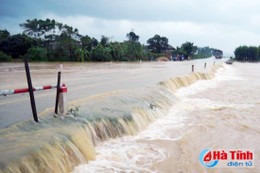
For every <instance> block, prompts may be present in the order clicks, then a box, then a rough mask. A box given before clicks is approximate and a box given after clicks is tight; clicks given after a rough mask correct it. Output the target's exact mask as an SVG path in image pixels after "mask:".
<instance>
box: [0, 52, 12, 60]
mask: <svg viewBox="0 0 260 173" xmlns="http://www.w3.org/2000/svg"><path fill="white" fill-rule="evenodd" d="M7 61H12V57H11V56H9V55H6V54H5V53H4V52H2V51H0V62H7Z"/></svg>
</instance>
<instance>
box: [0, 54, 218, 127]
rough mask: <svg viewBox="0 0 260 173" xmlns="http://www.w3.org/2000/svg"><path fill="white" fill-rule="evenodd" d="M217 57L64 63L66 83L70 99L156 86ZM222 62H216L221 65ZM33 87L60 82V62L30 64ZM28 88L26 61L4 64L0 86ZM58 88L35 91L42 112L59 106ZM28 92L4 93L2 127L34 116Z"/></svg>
mask: <svg viewBox="0 0 260 173" xmlns="http://www.w3.org/2000/svg"><path fill="white" fill-rule="evenodd" d="M214 61H216V60H215V59H214V58H209V59H204V60H195V61H183V62H144V63H64V64H63V69H62V82H63V83H65V84H66V85H67V87H68V93H67V99H68V101H69V102H71V101H75V100H78V99H83V98H87V97H90V96H95V95H100V94H104V93H107V92H111V91H117V90H127V89H136V88H140V87H145V86H150V85H154V84H156V83H158V82H160V81H165V80H168V79H169V78H172V77H177V76H183V75H185V74H188V73H190V72H191V65H192V64H194V65H195V71H204V63H207V67H208V68H210V67H211V66H212V65H213V62H214ZM218 63H219V61H216V64H218ZM30 68H31V76H32V83H33V86H35V87H36V86H44V85H49V84H55V83H57V81H56V80H57V79H56V78H57V72H58V71H59V69H60V68H59V64H58V63H30ZM20 88H27V82H26V77H25V71H24V65H23V64H22V63H0V89H1V90H6V89H20ZM55 96H56V90H47V91H40V92H35V99H36V107H37V111H38V113H41V112H43V111H45V110H46V109H48V108H52V107H54V105H55ZM31 117H32V113H31V108H30V100H29V96H28V93H25V94H17V95H9V96H7V97H4V96H0V128H5V127H8V126H10V125H12V124H14V123H16V122H19V121H21V120H26V119H31Z"/></svg>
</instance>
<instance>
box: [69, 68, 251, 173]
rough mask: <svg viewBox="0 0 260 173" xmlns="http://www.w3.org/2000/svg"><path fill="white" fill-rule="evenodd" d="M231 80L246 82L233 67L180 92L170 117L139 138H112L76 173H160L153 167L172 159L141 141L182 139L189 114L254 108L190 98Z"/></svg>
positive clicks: (178, 91)
mask: <svg viewBox="0 0 260 173" xmlns="http://www.w3.org/2000/svg"><path fill="white" fill-rule="evenodd" d="M227 80H243V78H240V77H238V76H237V75H236V71H235V69H234V68H232V67H231V66H224V68H222V69H219V70H218V71H217V73H216V77H215V78H214V79H212V80H201V81H198V82H196V83H194V84H192V85H190V86H188V87H184V88H181V89H179V90H177V91H176V93H175V94H176V96H177V97H178V98H179V102H178V103H176V104H174V105H173V106H172V108H171V109H170V111H169V113H168V115H166V116H164V117H162V118H160V119H158V120H156V121H155V122H154V123H152V124H150V125H149V126H148V128H147V129H146V130H144V131H142V132H140V133H139V134H138V135H136V136H126V137H122V138H117V139H110V140H108V141H106V142H103V143H101V144H100V145H99V146H97V147H96V148H95V149H96V152H97V153H98V154H97V157H96V160H93V161H89V163H88V164H82V165H79V166H77V167H75V169H74V171H73V173H88V172H89V173H92V172H93V173H97V172H108V173H109V172H129V173H130V172H131V173H132V172H157V170H154V169H153V167H152V166H153V165H155V164H156V163H159V162H161V161H163V160H165V159H166V158H167V157H168V155H167V151H166V149H164V148H158V147H156V146H154V145H152V144H149V143H142V142H140V141H142V140H146V141H149V140H168V141H178V140H180V139H181V138H182V136H183V134H184V131H185V126H192V122H187V119H188V117H185V113H187V112H192V111H194V110H203V109H218V108H223V107H228V108H238V109H246V108H248V107H250V106H252V105H242V104H241V105H239V104H226V103H223V102H216V101H212V100H209V99H198V98H190V97H189V96H191V95H194V94H196V93H199V92H203V91H205V90H207V89H210V88H214V87H217V85H219V84H220V83H221V82H223V81H227ZM169 131H174V133H169Z"/></svg>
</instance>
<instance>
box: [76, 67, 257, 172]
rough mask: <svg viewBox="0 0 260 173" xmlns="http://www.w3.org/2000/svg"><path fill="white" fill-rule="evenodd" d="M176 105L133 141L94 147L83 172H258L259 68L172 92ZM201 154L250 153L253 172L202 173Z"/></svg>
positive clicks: (227, 71)
mask: <svg viewBox="0 0 260 173" xmlns="http://www.w3.org/2000/svg"><path fill="white" fill-rule="evenodd" d="M174 95H175V96H176V97H177V98H178V101H177V102H176V103H175V104H173V105H172V107H171V108H170V111H169V113H168V115H167V116H164V117H162V118H160V119H158V120H157V121H155V122H154V123H152V124H151V125H149V126H148V128H147V129H146V130H145V131H142V132H140V133H139V134H138V135H136V136H126V137H123V138H117V139H111V140H109V141H106V142H104V143H100V144H99V145H98V146H97V147H96V152H97V153H98V154H97V156H96V160H94V161H90V162H89V163H88V164H83V165H80V166H78V167H76V168H75V169H74V171H73V173H84V172H205V171H206V172H260V168H259V165H260V161H259V157H260V147H259V146H260V126H259V122H260V64H240V63H235V64H234V65H233V66H225V67H224V68H222V69H220V70H218V72H217V74H216V77H215V78H214V79H211V80H203V81H198V82H197V83H195V84H192V85H190V86H188V87H184V88H181V89H179V90H177V91H176V92H175V93H174ZM205 148H238V149H240V148H252V149H254V151H255V155H256V156H255V168H254V169H245V168H240V169H239V168H233V169H231V168H226V169H224V168H205V167H204V166H202V165H201V163H200V162H199V159H198V158H199V154H200V152H201V151H202V150H203V149H205Z"/></svg>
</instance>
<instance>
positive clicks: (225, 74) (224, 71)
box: [175, 65, 243, 98]
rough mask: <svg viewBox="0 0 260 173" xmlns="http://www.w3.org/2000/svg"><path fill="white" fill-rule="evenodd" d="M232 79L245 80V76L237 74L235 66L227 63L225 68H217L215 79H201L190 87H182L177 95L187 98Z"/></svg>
mask: <svg viewBox="0 0 260 173" xmlns="http://www.w3.org/2000/svg"><path fill="white" fill-rule="evenodd" d="M230 80H243V78H242V77H239V76H238V75H237V71H236V69H235V68H234V67H232V66H227V65H225V66H224V67H223V68H220V69H218V70H217V72H216V74H215V77H214V78H213V79H211V80H200V81H197V82H196V83H194V84H192V85H190V86H188V87H183V88H180V89H178V90H177V91H176V93H175V95H176V96H177V97H180V98H186V97H188V96H190V95H194V94H196V93H199V92H203V91H206V90H207V89H210V88H216V87H217V85H219V84H220V83H221V82H223V81H230Z"/></svg>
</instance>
